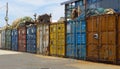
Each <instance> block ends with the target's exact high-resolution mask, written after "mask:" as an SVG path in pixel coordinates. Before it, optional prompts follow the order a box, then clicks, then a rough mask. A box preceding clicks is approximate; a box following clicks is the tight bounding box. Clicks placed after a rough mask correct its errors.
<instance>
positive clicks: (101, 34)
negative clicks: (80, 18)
mask: <svg viewBox="0 0 120 69" xmlns="http://www.w3.org/2000/svg"><path fill="white" fill-rule="evenodd" d="M116 46H117V45H116V15H100V16H92V17H89V18H88V19H87V59H88V60H92V61H94V60H95V61H107V62H113V63H114V62H116Z"/></svg>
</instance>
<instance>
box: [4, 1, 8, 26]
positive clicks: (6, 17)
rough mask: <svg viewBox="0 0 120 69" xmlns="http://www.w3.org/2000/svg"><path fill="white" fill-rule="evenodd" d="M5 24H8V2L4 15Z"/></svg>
mask: <svg viewBox="0 0 120 69" xmlns="http://www.w3.org/2000/svg"><path fill="white" fill-rule="evenodd" d="M5 21H6V25H8V2H7V3H6V16H5Z"/></svg>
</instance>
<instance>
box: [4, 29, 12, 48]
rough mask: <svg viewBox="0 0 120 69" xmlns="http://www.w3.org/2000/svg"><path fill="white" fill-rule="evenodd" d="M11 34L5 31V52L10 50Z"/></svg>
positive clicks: (9, 31)
mask: <svg viewBox="0 0 120 69" xmlns="http://www.w3.org/2000/svg"><path fill="white" fill-rule="evenodd" d="M11 34H12V32H11V30H6V33H5V46H6V47H5V48H6V49H7V50H11V45H12V44H11V42H12V35H11Z"/></svg>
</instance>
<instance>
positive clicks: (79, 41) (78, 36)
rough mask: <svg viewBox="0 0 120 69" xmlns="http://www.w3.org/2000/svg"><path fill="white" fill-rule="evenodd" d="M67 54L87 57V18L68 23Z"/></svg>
mask: <svg viewBox="0 0 120 69" xmlns="http://www.w3.org/2000/svg"><path fill="white" fill-rule="evenodd" d="M67 24H68V25H67V31H71V32H67V37H66V45H67V47H66V48H67V49H66V56H67V57H72V58H78V59H84V60H85V59H86V22H85V20H75V21H69V22H68V23H67ZM73 28H74V30H73Z"/></svg>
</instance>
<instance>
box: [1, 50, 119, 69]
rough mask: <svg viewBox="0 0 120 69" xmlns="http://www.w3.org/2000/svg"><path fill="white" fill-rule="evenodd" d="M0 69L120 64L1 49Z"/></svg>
mask: <svg viewBox="0 0 120 69" xmlns="http://www.w3.org/2000/svg"><path fill="white" fill-rule="evenodd" d="M0 69H120V66H117V65H109V64H102V63H93V62H87V61H81V60H74V59H66V58H57V57H49V56H41V55H35V54H29V53H20V52H13V51H5V50H0Z"/></svg>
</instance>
